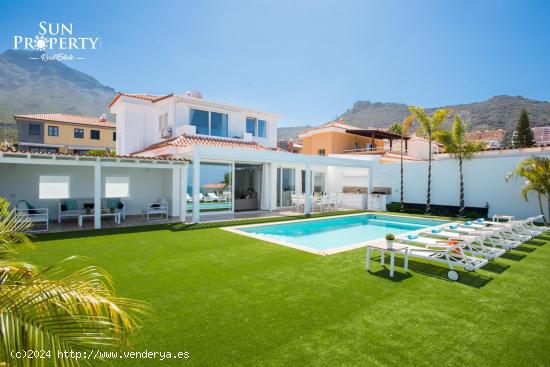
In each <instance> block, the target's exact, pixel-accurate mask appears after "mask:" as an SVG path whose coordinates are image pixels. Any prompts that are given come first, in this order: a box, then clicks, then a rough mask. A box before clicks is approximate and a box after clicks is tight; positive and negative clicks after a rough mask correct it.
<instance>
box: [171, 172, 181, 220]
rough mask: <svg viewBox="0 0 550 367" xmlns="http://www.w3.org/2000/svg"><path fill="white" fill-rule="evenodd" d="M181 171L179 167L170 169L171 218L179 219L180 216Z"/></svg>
mask: <svg viewBox="0 0 550 367" xmlns="http://www.w3.org/2000/svg"><path fill="white" fill-rule="evenodd" d="M180 180H181V171H180V167H179V166H174V167H172V205H171V206H172V214H171V215H172V217H179V216H180V214H181V203H182V197H181V195H182V194H181V192H180V191H181V184H180Z"/></svg>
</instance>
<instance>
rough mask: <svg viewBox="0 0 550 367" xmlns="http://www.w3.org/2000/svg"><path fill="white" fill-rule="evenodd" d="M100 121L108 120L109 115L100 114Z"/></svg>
mask: <svg viewBox="0 0 550 367" xmlns="http://www.w3.org/2000/svg"><path fill="white" fill-rule="evenodd" d="M99 122H107V115H106V114H102V115H101V116H99Z"/></svg>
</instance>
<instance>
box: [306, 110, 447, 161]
mask: <svg viewBox="0 0 550 367" xmlns="http://www.w3.org/2000/svg"><path fill="white" fill-rule="evenodd" d="M300 138H301V139H302V144H303V149H302V153H303V154H310V155H321V156H324V155H334V154H338V155H340V154H350V155H378V156H380V158H381V161H382V162H385V161H393V160H394V159H395V157H396V156H397V155H400V144H401V136H400V135H399V134H394V133H391V132H389V131H387V130H386V129H374V128H366V129H365V128H358V127H355V126H351V125H347V124H345V123H344V120H343V119H342V118H340V120H338V121H332V122H329V123H327V124H324V125H321V126H318V127H314V128H312V129H309V130H306V131H304V132H302V133H301V134H300ZM403 144H404V146H403V152H404V154H405V157H404V159H407V160H423V159H427V158H428V147H429V143H428V141H427V140H426V139H424V138H421V137H418V136H414V135H413V136H405V137H404V138H403ZM441 150H442V147H441V144H438V143H436V142H432V151H433V152H434V153H439V152H441Z"/></svg>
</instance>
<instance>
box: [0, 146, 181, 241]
mask: <svg viewBox="0 0 550 367" xmlns="http://www.w3.org/2000/svg"><path fill="white" fill-rule="evenodd" d="M187 164H188V162H187V161H186V160H184V159H164V158H151V157H148V158H143V157H93V156H80V155H71V154H48V153H28V152H14V151H2V152H0V171H1V172H2V182H1V185H0V196H1V197H5V198H6V199H8V201H9V202H10V203H11V204H12V205H13V207H18V206H21V203H22V202H23V203H24V204H25V206H28V207H30V209H29V211H28V212H27V213H28V214H31V216H32V213H33V212H35V211H37V210H38V209H40V210H42V212H47V215H48V217H49V226H47V227H46V228H47V229H51V230H54V231H63V230H71V229H85V228H95V229H99V228H102V227H104V224H105V226H106V227H116V226H128V225H132V223H134V225H139V224H140V223H143V222H145V223H147V222H152V221H154V220H156V219H160V218H159V216H158V215H157V216H154V215H152V214H151V213H153V212H154V211H156V214H159V213H160V209H158V208H161V209H163V211H165V213H162V214H164V215H163V221H181V220H182V218H185V206H184V205H181V204H182V200H181V198H182V195H185V192H186V186H185V182H186V180H185V176H186V173H187ZM113 202H114V203H115V204H116V206H112V205H111V204H112V203H113ZM72 205H75V206H76V207H75V208H71V207H70V206H72ZM67 206H69V208H67ZM94 208H101V209H100V210H95V209H94ZM148 209H149V211H150V213H147V211H148ZM164 209H165V210H164ZM147 214H149V216H147ZM147 219H149V220H147Z"/></svg>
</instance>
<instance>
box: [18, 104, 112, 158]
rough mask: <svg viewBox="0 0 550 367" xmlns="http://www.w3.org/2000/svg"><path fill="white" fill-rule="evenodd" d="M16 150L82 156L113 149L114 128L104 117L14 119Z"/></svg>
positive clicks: (60, 116)
mask: <svg viewBox="0 0 550 367" xmlns="http://www.w3.org/2000/svg"><path fill="white" fill-rule="evenodd" d="M14 119H15V122H16V123H17V125H18V139H19V142H18V145H19V149H20V150H26V151H30V152H46V153H58V152H61V153H75V154H84V153H86V152H88V151H89V150H91V149H111V150H113V149H115V142H116V131H115V130H116V127H115V124H114V123H112V122H110V121H108V120H107V118H106V117H105V115H103V116H100V117H89V116H79V115H69V114H64V113H50V114H32V115H14Z"/></svg>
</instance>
